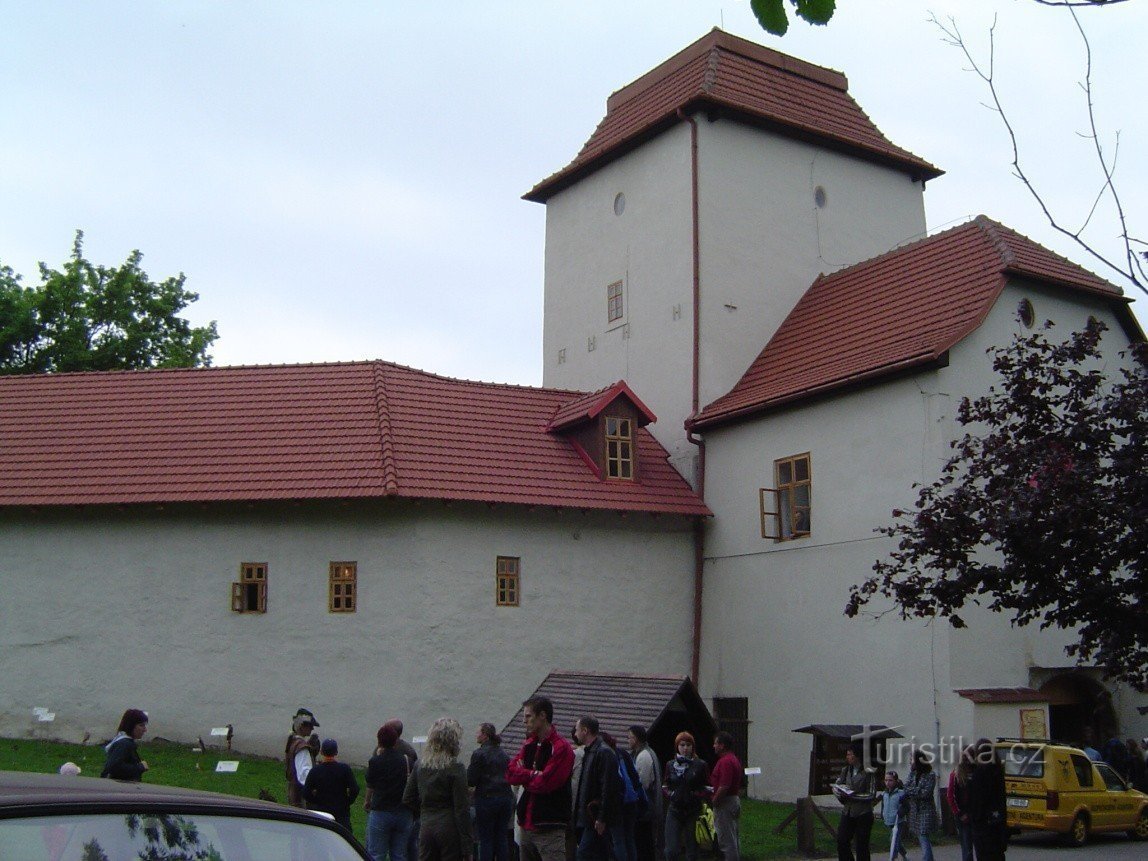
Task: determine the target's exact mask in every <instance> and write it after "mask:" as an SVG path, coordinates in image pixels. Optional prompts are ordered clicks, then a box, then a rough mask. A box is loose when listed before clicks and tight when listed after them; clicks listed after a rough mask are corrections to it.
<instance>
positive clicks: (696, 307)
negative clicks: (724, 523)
mask: <svg viewBox="0 0 1148 861" xmlns="http://www.w3.org/2000/svg"><path fill="white" fill-rule="evenodd" d="M678 119H680V120H681V121H682V122H686V123H689V124H690V198H691V201H690V204H691V216H692V221H693V224H692V234H693V236H692V239H693V247H692V252H693V313H694V332H693V367H692V373H691V377H692V379H691V381H690V387H691V391H690V408H691V413H690V416H691V418H692V417H693V416H696V415H697V414H698V408H699V399H700V398H699V365H700V359H699V356H700V349H699V345H700V342H701V292H702V291H701V283H702V277H701V253H700V246H701V242H700V239H699V224H698V123H697V120H695V119H694V118H693V117H691V116H689V115H688V114H687V113H686V112H685V111H683V110H682V109H681V108H678ZM686 439H687V440H688V441H689V442H690V443H692V444H693V445H696V446H697V447H698V471H697V487H696V490H697V493H698V495H699V496H700V497H701V498H702V499H703V500H704V499H705V493H706V445H705V440H703V439H701V438H700V437H695V436H694V434H693V431H691V430H687V431H686ZM704 569H705V521H703V520H702V518H700V517H699V518H697V519H696V520H695V521H694V631H693V647H692V649H691V653H690V678H691V679H693V682H694V685H695V686H697V685H698V684H699V676H700V672H701V660H702V574H703V572H704Z"/></svg>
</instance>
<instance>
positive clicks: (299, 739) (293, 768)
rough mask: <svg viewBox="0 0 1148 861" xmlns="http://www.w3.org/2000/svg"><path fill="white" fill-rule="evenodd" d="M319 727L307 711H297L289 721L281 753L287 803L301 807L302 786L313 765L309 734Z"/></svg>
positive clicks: (313, 754)
mask: <svg viewBox="0 0 1148 861" xmlns="http://www.w3.org/2000/svg"><path fill="white" fill-rule="evenodd" d="M318 726H319V722H318V721H317V720H315V715H313V714H312V713H311V712H310V710H308V709H299V710H298V711H297V712H295V717H293V718H292V719H291V735H289V736H287V746H286V747H285V748H284V751H283V761H284V771H285V772H286V777H287V803H288V804H290V805H291V806H292V807H302V806H303V784H304V783H306V782H307V775H308V774H310V773H311V769H312V768H313V767H314V765H315V751H313V750H312V749H311V733H313V732H314V731H315V729H316V728H317V727H318Z"/></svg>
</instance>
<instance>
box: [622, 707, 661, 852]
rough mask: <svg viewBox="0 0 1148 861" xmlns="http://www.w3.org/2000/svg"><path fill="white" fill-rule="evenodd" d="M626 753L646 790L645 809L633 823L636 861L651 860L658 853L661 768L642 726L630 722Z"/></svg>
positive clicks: (643, 788)
mask: <svg viewBox="0 0 1148 861" xmlns="http://www.w3.org/2000/svg"><path fill="white" fill-rule="evenodd" d="M627 735H628V737H629V741H630V753H631V754H633V757H634V768H635V769H637V771H638V779H639V781H640V782H641V784H642V790H643V791H644V792H645V793H646V809H645V811H644V812H643V813H642V814H641V815H640V816H639V817H638V821H637V822H636V823H635V825H634V846H635V849H636V851H637V857H638V861H654V859H655V858H657V856H658V850H657V845H658V833H657V832H658V830H659V828H658V827H659V826H660V825H661V822H662V793H661V789H660V787H661V785H662V769H661V768H660V767H659V765H658V758H657V757H656V756H654V752H653V751H652V750H651V749H650V745H649V737H648V734H647V732H646V728H645V727H644V726H641V725H640V724H634V725H633V726H631V727H630V729H629V731H628V733H627Z"/></svg>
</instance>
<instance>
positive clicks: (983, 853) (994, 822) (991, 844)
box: [968, 738, 1008, 861]
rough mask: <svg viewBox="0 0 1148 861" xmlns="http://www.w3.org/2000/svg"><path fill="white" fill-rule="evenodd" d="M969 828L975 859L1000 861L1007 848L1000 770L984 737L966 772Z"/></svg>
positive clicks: (1002, 783) (1004, 801)
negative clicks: (970, 772)
mask: <svg viewBox="0 0 1148 861" xmlns="http://www.w3.org/2000/svg"><path fill="white" fill-rule="evenodd" d="M968 813H969V827H970V829H971V831H972V837H973V849H974V851H975V852H976V854H977V861H1004V857H1005V851H1006V849H1007V848H1008V821H1007V820H1008V812H1007V799H1006V796H1005V780H1004V769H1003V768H1001V764H1000V761H999V760H998V759H997V754H996V748H994V747H993V745H992V742H990V741H989V740H988V739H987V738H982V739H980V740H979V741H978V742H977V747H976V757H975V763H974V765H973V769H972V774H970V775H969V807H968Z"/></svg>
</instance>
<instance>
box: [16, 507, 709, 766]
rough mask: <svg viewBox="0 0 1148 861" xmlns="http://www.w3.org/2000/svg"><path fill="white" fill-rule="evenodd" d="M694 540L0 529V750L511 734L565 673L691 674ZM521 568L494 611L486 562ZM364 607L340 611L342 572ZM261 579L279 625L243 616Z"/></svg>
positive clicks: (625, 534)
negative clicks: (130, 731) (7, 743)
mask: <svg viewBox="0 0 1148 861" xmlns="http://www.w3.org/2000/svg"><path fill="white" fill-rule="evenodd" d="M691 548H692V539H691V535H690V531H689V528H688V525H687V524H685V523H684V522H681V521H679V520H677V519H675V518H665V517H663V518H658V519H654V518H650V517H648V516H633V515H631V516H629V517H625V518H622V517H619V516H616V515H610V516H606V515H587V514H580V513H555V512H541V511H533V512H528V511H525V510H522V509H517V508H514V507H506V506H503V507H498V508H495V509H492V510H488V509H486V508H485V507H478V506H466V505H455V506H451V507H445V506H442V505H440V504H436V503H428V504H425V505H422V506H414V505H410V504H405V503H397V502H396V503H392V504H373V503H367V504H361V505H349V506H346V507H337V506H300V507H266V506H259V507H254V508H250V509H245V508H230V509H218V510H213V509H209V508H204V509H190V508H169V509H167V510H164V511H156V510H148V511H142V512H134V513H133V512H124V511H120V512H113V511H99V510H96V509H93V508H88V509H84V510H83V511H80V512H75V513H47V512H44V513H40V514H26V515H20V514H13V513H6V514H5V515H4V518H3V520H2V521H0V581H2V588H3V594H4V601H3V605H2V608H0V678H2V679H3V680H4V681H3V684H0V734H2V735H17V736H19V735H25V734H29V733H33V732H40V733H42V732H44V731H45V729H44V727H42V726H41V727H33V725H32V724H33V721H32V715H31V710H32V709H33V708H34V707H36V706H44V707H48V708H51V709H53V710H54V711H55V712H56V714H57V721H56V723H55V724H54V725H52V726H51V727H50V728H49V730H50V732H51V734H52V735H56V736H60V737H67V738H74V739H77V738H79V737H80V736H82V734H83V732H84V731H90V732H91V733H92V737H93V739H101V738H107V737H110V736H111V734H112V733H113V732H114V730H115V726H116V723H117V722H118V720H119V716H120V714H121V713H122V712H123V710H124V709H125V708H127V707H129V706H133V707H140V708H144V709H146V710H148V711H149V713H150V714H151V717H152V721H151V727H150V731H151V734H152V735H156V736H163V737H167V738H170V739H177V740H191V739H194V738H196V737H197V736H199V735H202V736H204V737H206V736H207V734H208V732H209V730H210V728H211V727H213V726H220V725H222V724H225V723H229V722H230V723H233V724H234V725H235V730H236V738H235V745H236V747H237V748H238V749H241V750H245V751H252V752H257V753H266V754H279V755H281V753H282V747H281V745H282V742H283V739H284V738H285V737H286V734H287V732H288V731H289V729H290V718H291V715H293V714H294V712H295V710H296V709H297V708H298V707H300V706H305V707H307V708H310V709H312V710H313V711H314V712H315V713H316V715H317V716H318V718H319V720H320V722H321V724H322V727H321V729H320V732H321V733H322V734H323V735H324V736H333V737H336V738H338V739H340V741H341V742H342V743H343V750H344V751H345V754H344V756H345V758H348V759H349V760H351V761H353V762H356V761H357V762H364V761H365V760H366V758H367V757H368V756H369V755H370V752H371V749H372V747H373V738H374V733H375V731H376V730H377V728H378V727H379V725H380V724H381V723H382V722H383V720H385V719H387V718H389V717H400V718H402V719H403V720H404V721H405V723H406V725H407V735H420V734H425V731H426V729H427V728H428V727H429V725H430V723H431V722H432V721H433V720H434V719H435V718H437V717H439V716H441V715H443V714H451V715H454V716H456V717H457V718H458V719H459V720H460V721H461V722H462V724H463V727H464V729H466V731H467V736H468V738H469V737H470V734H471V731H472V730H473V729H474V727H475V726H476V725H477V724H478V723H479V722H481V721H492V722H494V723H495V724H498V725H501V722H502V721H504V720H506V719H508V718H510V717H512V716H513V715H514V713H515V712H516V711H517V709H518V706H519V703H520V702H521V701H522V699H523V698H524V697H526V696H527V695H529V694H530V693H531V692H532V691H533V690H534V688H535V687H536V686H537V685H538V683H539V682H541V681H542V679H543V678H544V677H545V675H546V674H547V673H548V672H550V671H551V670H554V669H594V670H619V671H631V672H649V673H688V672H689V663H690V648H691V644H690V636H691V618H692V578H693V574H692V549H691ZM498 555H509V556H520V557H521V559H522V606H521V607H519V608H507V607H496V606H495V603H494V569H495V557H496V556H498ZM352 560H353V561H357V562H358V576H359V594H358V597H359V609H358V612H356V613H353V614H345V615H343V614H331V613H329V612H328V611H327V572H328V563H329V562H331V561H352ZM245 561H246V562H266V563H268V565H269V573H268V578H269V586H268V601H267V606H268V612H267V613H266V614H265V615H260V614H237V613H233V612H232V611H231V610H230V584H231V583H232V581H234V580H237V579H238V570H239V564H240V563H241V562H245Z"/></svg>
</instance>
